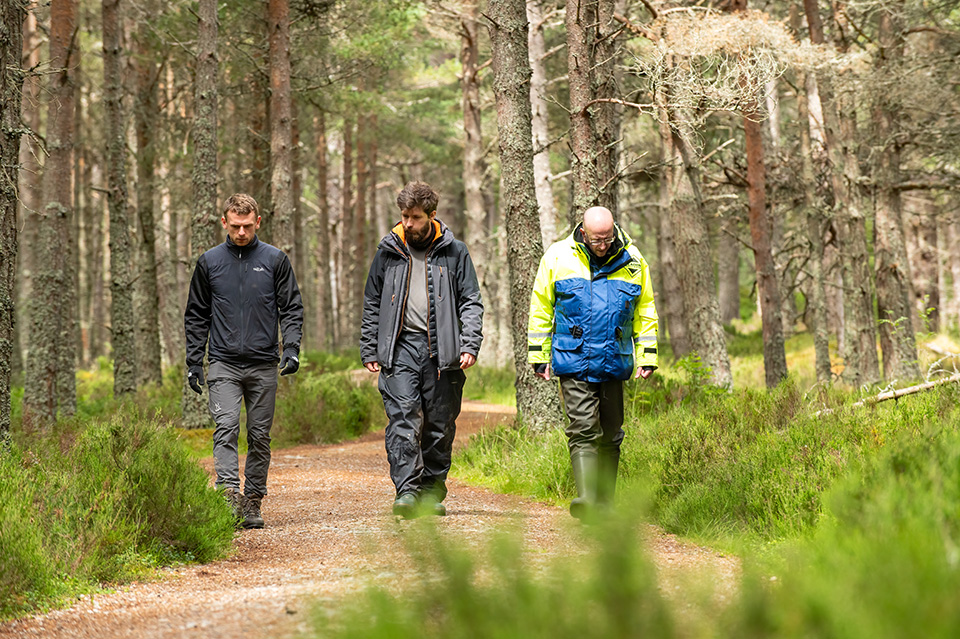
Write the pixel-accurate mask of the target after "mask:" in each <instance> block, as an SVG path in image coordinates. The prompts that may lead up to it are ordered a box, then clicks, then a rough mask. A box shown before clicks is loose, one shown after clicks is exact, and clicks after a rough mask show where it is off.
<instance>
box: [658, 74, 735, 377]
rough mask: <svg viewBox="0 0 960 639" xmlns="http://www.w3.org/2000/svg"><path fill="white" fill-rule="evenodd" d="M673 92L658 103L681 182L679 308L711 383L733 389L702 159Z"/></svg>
mask: <svg viewBox="0 0 960 639" xmlns="http://www.w3.org/2000/svg"><path fill="white" fill-rule="evenodd" d="M671 92H672V91H671V87H669V86H667V87H665V88H664V90H663V91H662V92H661V93H659V94H658V95H657V97H656V99H657V100H658V104H659V105H660V109H661V114H662V116H661V117H663V118H664V121H665V122H666V124H667V125H668V126H669V130H670V137H671V142H672V145H673V147H674V149H675V154H676V156H679V160H680V163H679V165H680V166H682V167H683V174H682V177H680V176H679V175H678V176H677V179H676V180H675V182H676V183H675V184H674V189H675V195H674V197H673V198H672V201H671V206H670V209H669V215H670V216H671V219H670V225H671V228H672V229H673V233H674V246H675V248H676V253H677V276H678V277H679V279H680V285H681V287H682V289H683V303H684V310H685V315H686V319H687V334H688V335H689V338H690V349H691V351H692V352H693V353H696V354H697V355H698V356H699V357H700V359H701V361H702V362H703V363H704V364H705V365H706V366H707V367H708V368H709V369H710V380H711V383H712V384H714V385H716V386H719V387H720V388H732V386H733V374H732V372H731V370H730V356H729V354H728V353H727V338H726V333H725V332H724V330H723V324H722V322H721V321H720V306H719V303H718V301H717V288H716V284H715V282H714V278H713V259H712V258H711V256H710V234H709V232H708V230H707V224H706V220H705V216H704V211H703V196H702V194H701V184H702V180H701V177H700V159H699V157H698V156H697V154H696V151H695V150H694V148H693V145H692V144H691V142H690V140H691V139H692V132H691V131H690V130H689V127H690V125H689V122H690V121H691V118H690V116H689V115H687V114H683V115H681V114H680V113H678V111H677V109H676V107H675V106H672V105H671Z"/></svg>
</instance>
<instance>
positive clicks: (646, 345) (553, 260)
mask: <svg viewBox="0 0 960 639" xmlns="http://www.w3.org/2000/svg"><path fill="white" fill-rule="evenodd" d="M615 231H616V236H615V237H616V239H615V240H614V244H613V246H612V247H611V248H610V251H609V253H608V255H607V256H605V259H604V258H601V260H599V261H602V264H598V263H597V262H594V263H591V261H590V254H589V253H588V251H587V247H586V246H585V245H584V243H583V234H582V230H581V227H580V226H578V227H577V229H576V230H575V231H574V232H573V233H572V234H570V236H569V237H567V238H566V239H563V240H560V241H558V242H556V243H554V244H553V245H551V246H550V248H549V249H547V252H546V253H545V254H544V256H543V258H542V259H541V260H540V268H539V269H538V270H537V279H536V281H535V282H534V284H533V293H532V295H531V297H530V320H529V324H528V325H527V352H528V357H527V359H528V361H529V362H530V363H531V364H539V363H544V362H549V363H550V365H551V369H552V372H553V374H554V375H564V376H570V377H573V378H575V379H579V380H581V381H586V382H605V381H610V380H616V379H620V380H623V379H629V378H630V376H631V374H632V373H633V372H634V371H635V370H636V367H640V366H656V365H657V321H658V318H657V309H656V306H655V305H654V302H653V287H652V286H651V281H650V269H649V267H648V266H647V262H646V260H644V259H643V256H642V255H641V254H640V251H639V250H638V249H637V247H636V246H635V245H634V244H633V241H632V240H631V239H630V237H629V236H628V235H627V234H626V233H625V232H623V230H621V229H620V227H616V228H615ZM594 260H597V258H594Z"/></svg>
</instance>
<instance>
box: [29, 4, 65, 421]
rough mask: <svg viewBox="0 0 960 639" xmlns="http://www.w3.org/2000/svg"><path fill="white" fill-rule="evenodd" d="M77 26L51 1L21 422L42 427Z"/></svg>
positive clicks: (58, 326)
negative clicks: (40, 197)
mask: <svg viewBox="0 0 960 639" xmlns="http://www.w3.org/2000/svg"><path fill="white" fill-rule="evenodd" d="M75 26H76V4H75V2H74V0H61V1H58V2H53V3H51V5H50V65H51V68H52V69H56V71H55V72H54V73H53V74H52V75H51V76H50V81H51V84H50V88H49V92H50V107H49V111H48V117H47V152H48V156H47V161H46V164H45V165H44V170H43V205H42V206H41V208H40V210H39V211H38V214H39V228H38V234H37V250H36V253H35V262H34V265H35V268H36V271H35V274H34V278H33V283H34V287H33V290H34V291H35V292H40V291H42V292H43V294H33V295H31V298H32V302H33V303H32V305H31V314H30V315H31V317H30V323H31V328H30V333H29V335H30V338H29V343H30V350H29V356H28V358H27V369H26V379H25V382H24V398H23V419H24V423H25V424H30V425H44V424H50V423H52V422H53V420H54V419H56V415H57V410H58V409H59V404H60V396H59V392H58V391H59V389H58V388H57V381H58V376H59V369H60V366H61V360H60V348H61V340H62V338H63V336H62V331H63V329H64V326H63V313H62V310H63V301H64V298H63V293H64V289H65V288H66V287H67V286H68V285H69V282H68V281H67V279H66V277H67V275H66V271H65V268H66V263H65V261H66V257H67V256H66V255H65V252H64V251H62V250H61V248H60V243H61V242H62V241H63V239H64V237H65V236H66V234H67V228H68V226H67V224H68V220H69V214H70V207H71V205H72V199H73V191H72V189H71V185H70V173H71V168H72V167H71V151H72V146H73V116H74V113H73V99H74V73H73V66H74V65H73V63H72V61H71V58H72V47H71V44H72V38H73V32H74V29H75Z"/></svg>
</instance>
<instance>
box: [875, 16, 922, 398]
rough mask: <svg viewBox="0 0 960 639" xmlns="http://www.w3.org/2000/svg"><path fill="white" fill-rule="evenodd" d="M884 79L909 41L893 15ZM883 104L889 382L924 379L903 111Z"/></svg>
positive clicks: (880, 179) (881, 190) (881, 215)
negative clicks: (905, 201)
mask: <svg viewBox="0 0 960 639" xmlns="http://www.w3.org/2000/svg"><path fill="white" fill-rule="evenodd" d="M879 43H880V58H879V60H880V61H879V69H878V71H879V72H880V73H879V75H880V76H881V77H888V78H889V77H891V74H895V73H896V64H897V62H898V60H897V59H896V58H898V57H900V56H901V55H902V51H903V35H902V33H901V31H900V28H899V25H898V24H896V20H895V18H894V17H893V15H892V14H891V13H890V12H889V11H887V10H883V11H881V13H880V31H879ZM893 93H895V92H890V93H887V94H886V95H885V96H884V97H880V98H878V100H879V103H878V104H876V105H875V107H874V125H875V127H876V129H877V136H878V139H879V141H880V143H881V144H882V145H883V146H882V148H881V149H880V153H879V158H878V160H879V162H878V165H877V166H876V167H875V169H874V170H875V172H876V184H877V190H878V193H877V198H876V220H875V229H876V242H875V244H874V249H873V254H874V260H875V264H876V274H877V312H878V315H879V318H880V348H881V350H882V352H883V374H884V376H885V377H886V378H887V379H888V380H893V379H901V380H902V379H916V378H918V377H920V367H919V365H918V363H917V345H916V341H915V339H914V333H913V320H912V316H913V312H912V310H913V309H912V304H911V301H912V297H913V292H912V290H911V281H910V268H909V266H910V261H909V259H908V257H907V247H906V243H905V241H904V233H903V212H902V203H901V200H900V189H899V188H897V184H898V182H899V181H900V144H901V143H900V142H899V141H898V138H899V137H900V131H899V125H898V124H897V121H898V119H899V110H900V105H898V104H895V103H894V104H891V103H889V100H891V99H892V98H891V97H890V95H891V94H893Z"/></svg>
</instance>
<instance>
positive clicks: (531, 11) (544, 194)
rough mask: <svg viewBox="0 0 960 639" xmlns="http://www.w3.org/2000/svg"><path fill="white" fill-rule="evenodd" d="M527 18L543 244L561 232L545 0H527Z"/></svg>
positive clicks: (538, 200)
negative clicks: (554, 177) (552, 144)
mask: <svg viewBox="0 0 960 639" xmlns="http://www.w3.org/2000/svg"><path fill="white" fill-rule="evenodd" d="M527 19H528V20H529V21H530V32H529V33H528V34H527V42H528V46H529V47H530V70H531V72H532V75H531V76H530V107H531V110H532V113H533V122H532V126H533V150H534V154H533V179H534V184H535V185H536V188H537V204H538V205H539V206H540V237H541V239H542V240H543V245H544V246H550V244H552V243H553V242H554V241H555V240H556V239H557V237H559V236H558V232H557V208H556V205H555V204H554V201H553V183H552V182H551V181H550V178H551V175H552V173H551V171H550V151H549V150H548V149H547V148H546V146H547V144H549V142H550V132H549V118H548V109H547V65H546V60H545V59H544V56H545V55H546V51H547V45H546V39H545V37H544V34H543V21H544V0H528V1H527Z"/></svg>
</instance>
